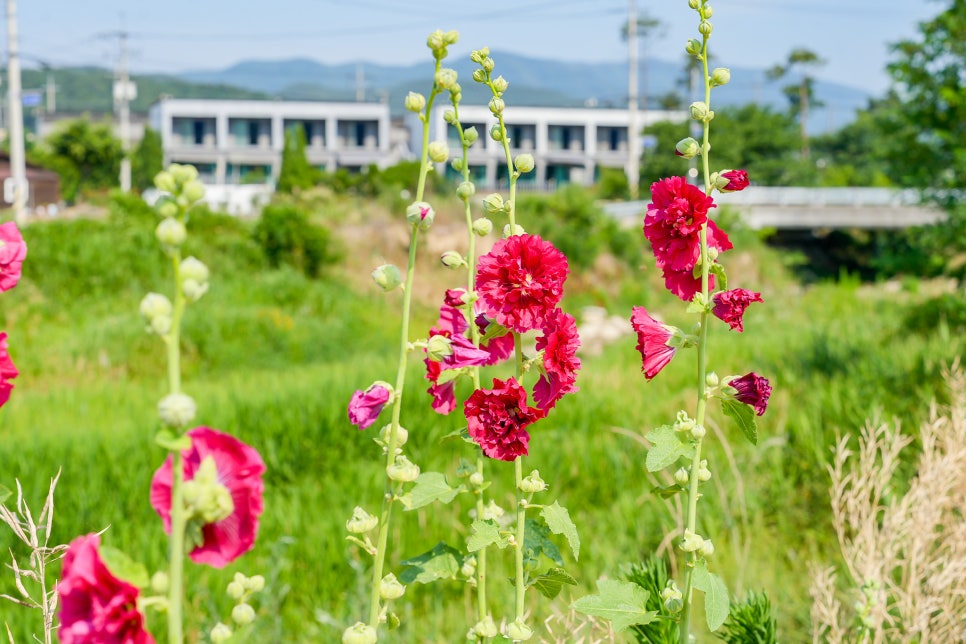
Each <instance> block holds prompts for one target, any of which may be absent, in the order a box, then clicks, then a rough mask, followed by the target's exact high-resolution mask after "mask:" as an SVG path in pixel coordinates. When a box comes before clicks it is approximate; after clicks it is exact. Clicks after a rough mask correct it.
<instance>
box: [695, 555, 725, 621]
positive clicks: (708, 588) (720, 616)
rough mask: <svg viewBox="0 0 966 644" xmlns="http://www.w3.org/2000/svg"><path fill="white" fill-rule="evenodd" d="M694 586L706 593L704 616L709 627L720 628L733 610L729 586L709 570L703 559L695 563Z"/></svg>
mask: <svg viewBox="0 0 966 644" xmlns="http://www.w3.org/2000/svg"><path fill="white" fill-rule="evenodd" d="M691 580H692V583H693V584H694V587H695V588H697V589H698V590H700V591H702V592H703V593H704V617H705V619H706V620H707V622H708V629H709V630H711V631H716V630H718V629H719V628H720V627H721V625H722V624H724V623H725V620H726V619H728V613H729V611H730V610H731V602H730V600H729V599H728V587H727V586H725V583H724V580H722V579H721V577H719V576H718V575H716V574H714V573H712V572H708V563H707V562H706V561H705V560H704V559H702V560H700V561H698V562H697V563H696V564H695V565H694V573H693V576H692V577H691Z"/></svg>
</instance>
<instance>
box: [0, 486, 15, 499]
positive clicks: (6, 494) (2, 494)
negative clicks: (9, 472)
mask: <svg viewBox="0 0 966 644" xmlns="http://www.w3.org/2000/svg"><path fill="white" fill-rule="evenodd" d="M11 496H13V492H12V491H11V490H10V488H8V487H7V486H6V485H0V503H6V502H7V499H9V498H10V497H11Z"/></svg>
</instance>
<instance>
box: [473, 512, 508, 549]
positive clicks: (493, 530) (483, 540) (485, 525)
mask: <svg viewBox="0 0 966 644" xmlns="http://www.w3.org/2000/svg"><path fill="white" fill-rule="evenodd" d="M470 530H472V531H473V534H471V535H470V536H469V538H468V539H467V540H466V549H467V551H469V552H476V551H477V550H482V549H483V548H486V547H487V546H492V545H494V544H496V547H497V548H506V546H507V538H506V537H504V536H502V535H501V534H500V526H498V525H497V524H496V521H493V520H492V519H485V520H484V519H477V520H476V521H474V522H473V525H472V526H470Z"/></svg>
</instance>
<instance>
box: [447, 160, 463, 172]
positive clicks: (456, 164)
mask: <svg viewBox="0 0 966 644" xmlns="http://www.w3.org/2000/svg"><path fill="white" fill-rule="evenodd" d="M450 165H451V166H453V169H454V170H456V171H457V172H462V171H463V157H456V158H455V159H453V160H452V161H451V162H450Z"/></svg>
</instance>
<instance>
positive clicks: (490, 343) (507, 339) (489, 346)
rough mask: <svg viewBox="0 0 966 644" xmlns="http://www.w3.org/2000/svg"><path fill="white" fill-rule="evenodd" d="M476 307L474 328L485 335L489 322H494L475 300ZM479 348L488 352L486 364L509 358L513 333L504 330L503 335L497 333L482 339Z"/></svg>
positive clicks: (497, 362)
mask: <svg viewBox="0 0 966 644" xmlns="http://www.w3.org/2000/svg"><path fill="white" fill-rule="evenodd" d="M476 306H477V307H478V308H477V310H476V313H477V315H476V328H477V329H478V330H479V332H480V336H481V337H482V336H484V335H486V333H487V331H488V330H489V328H490V325H491V324H494V322H493V320H490V319H489V318H487V317H486V314H485V313H483V312H482V308H483V305H482V304H480V302H479V301H477V302H476ZM480 348H481V349H486V351H487V352H488V353H489V354H490V359H489V360H488V361H487V363H486V366H492V365H495V364H499V363H501V362H503V361H504V360H506V359H507V358H509V357H510V356H511V355H512V354H513V350H514V340H513V335H512V334H510V333H506V332H504V333H503V335H498V336H495V337H492V338H490V339H489V340H484V341H483V342H481V344H480Z"/></svg>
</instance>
